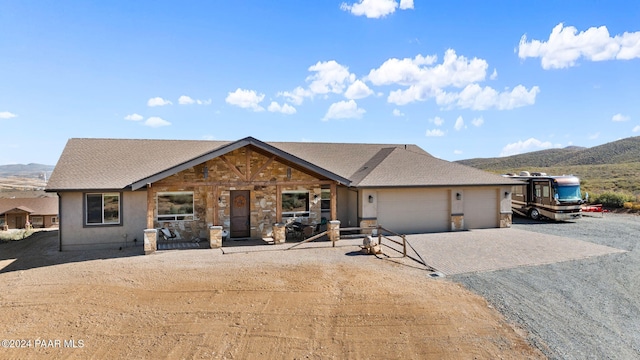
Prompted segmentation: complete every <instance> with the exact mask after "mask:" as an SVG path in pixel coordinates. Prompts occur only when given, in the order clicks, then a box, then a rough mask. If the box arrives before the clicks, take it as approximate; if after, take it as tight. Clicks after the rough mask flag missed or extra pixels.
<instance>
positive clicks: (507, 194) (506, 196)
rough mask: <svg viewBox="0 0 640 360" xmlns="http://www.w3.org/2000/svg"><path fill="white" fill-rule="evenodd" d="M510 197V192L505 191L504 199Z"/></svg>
mask: <svg viewBox="0 0 640 360" xmlns="http://www.w3.org/2000/svg"><path fill="white" fill-rule="evenodd" d="M508 197H509V192H508V191H505V192H504V198H505V199H506V198H508Z"/></svg>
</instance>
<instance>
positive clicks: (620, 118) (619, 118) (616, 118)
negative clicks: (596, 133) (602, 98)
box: [611, 113, 631, 121]
mask: <svg viewBox="0 0 640 360" xmlns="http://www.w3.org/2000/svg"><path fill="white" fill-rule="evenodd" d="M629 119H631V118H630V117H628V116H626V115H622V114H619V113H618V114H615V115H613V117H612V118H611V121H627V120H629Z"/></svg>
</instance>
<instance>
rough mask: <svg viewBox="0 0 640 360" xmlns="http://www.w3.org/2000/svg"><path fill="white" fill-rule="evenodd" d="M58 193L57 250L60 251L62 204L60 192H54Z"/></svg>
mask: <svg viewBox="0 0 640 360" xmlns="http://www.w3.org/2000/svg"><path fill="white" fill-rule="evenodd" d="M56 194H57V195H58V251H62V204H61V201H60V200H61V199H62V197H61V196H60V193H59V192H57V193H56Z"/></svg>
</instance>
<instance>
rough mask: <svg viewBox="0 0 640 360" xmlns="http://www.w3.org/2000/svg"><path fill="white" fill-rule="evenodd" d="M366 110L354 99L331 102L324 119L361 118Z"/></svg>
mask: <svg viewBox="0 0 640 360" xmlns="http://www.w3.org/2000/svg"><path fill="white" fill-rule="evenodd" d="M365 112H366V111H365V110H364V109H362V108H359V107H358V104H356V102H355V101H354V100H349V101H339V102H337V103H333V104H331V106H330V107H329V110H327V113H326V115H325V116H324V118H322V121H328V120H330V119H360V118H361V117H362V115H363V114H364V113H365Z"/></svg>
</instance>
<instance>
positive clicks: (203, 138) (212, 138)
mask: <svg viewBox="0 0 640 360" xmlns="http://www.w3.org/2000/svg"><path fill="white" fill-rule="evenodd" d="M215 139H216V137H215V136H213V135H202V140H215Z"/></svg>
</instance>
